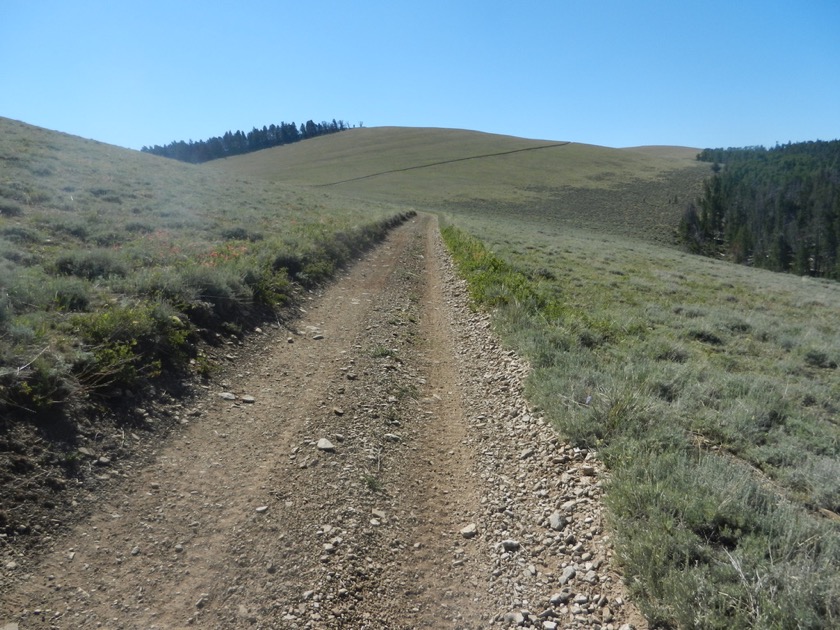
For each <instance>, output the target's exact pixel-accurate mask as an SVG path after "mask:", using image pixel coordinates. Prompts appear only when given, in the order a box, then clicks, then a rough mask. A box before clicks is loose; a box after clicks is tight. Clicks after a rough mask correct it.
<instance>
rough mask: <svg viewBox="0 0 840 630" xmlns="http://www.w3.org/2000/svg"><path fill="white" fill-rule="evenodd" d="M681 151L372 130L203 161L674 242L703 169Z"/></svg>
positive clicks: (266, 175) (359, 191) (358, 193)
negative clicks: (683, 214) (681, 219)
mask: <svg viewBox="0 0 840 630" xmlns="http://www.w3.org/2000/svg"><path fill="white" fill-rule="evenodd" d="M696 154H697V150H695V149H691V148H686V147H636V148H629V149H611V148H607V147H600V146H594V145H587V144H579V143H571V142H556V141H546V140H527V139H523V138H514V137H511V136H501V135H494V134H487V133H480V132H475V131H465V130H454V129H430V128H421V129H416V128H399V127H381V128H370V129H366V128H363V129H352V130H349V131H345V132H343V133H341V134H336V135H334V136H328V137H322V138H316V139H314V140H311V141H307V142H303V143H299V144H296V145H288V146H283V147H277V148H273V149H267V150H265V151H258V152H256V153H251V154H248V155H243V156H237V157H234V158H229V159H225V160H217V161H215V162H210V163H208V164H207V165H206V166H207V168H210V169H218V170H221V171H225V172H230V173H234V174H238V175H243V176H248V177H254V178H260V179H268V180H271V181H274V182H282V183H285V184H294V185H302V186H307V187H312V188H318V189H321V190H324V191H331V192H335V193H340V194H343V195H346V196H348V197H355V198H359V199H367V200H377V201H388V202H392V203H399V204H405V205H409V206H415V207H417V208H427V209H432V210H435V211H439V212H456V213H458V214H469V215H477V216H479V217H481V216H485V217H486V216H493V215H502V216H515V217H518V218H519V219H520V220H525V221H528V222H532V223H534V222H536V223H543V224H552V225H557V226H562V227H575V228H587V229H594V230H606V231H608V232H611V233H613V234H631V235H634V236H637V237H639V238H642V239H645V240H653V241H656V242H660V243H673V242H674V230H675V228H676V227H677V225H678V223H679V218H680V216H681V213H682V211H683V209H684V206H685V204H686V203H687V202H689V201H692V200H694V198H695V197H696V196H698V195H699V193H700V190H701V186H700V182H701V181H702V179H703V178H704V177H706V176H707V174H708V173H709V166H708V165H707V164H702V163H698V162H697V161H696V160H695V156H696Z"/></svg>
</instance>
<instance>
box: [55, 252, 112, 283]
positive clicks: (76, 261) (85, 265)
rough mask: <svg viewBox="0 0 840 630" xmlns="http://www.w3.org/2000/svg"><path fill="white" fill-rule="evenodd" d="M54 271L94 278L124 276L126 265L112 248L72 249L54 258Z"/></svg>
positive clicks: (89, 278) (66, 274)
mask: <svg viewBox="0 0 840 630" xmlns="http://www.w3.org/2000/svg"><path fill="white" fill-rule="evenodd" d="M54 266H55V271H56V273H59V274H61V275H65V276H76V277H78V278H86V279H88V280H95V279H96V278H109V277H112V276H118V277H121V276H125V275H126V274H127V273H128V265H126V263H125V261H124V260H123V259H122V258H121V256H120V255H119V254H118V253H117V252H114V251H112V250H108V249H98V250H91V251H74V252H70V253H68V254H63V255H61V256H59V257H58V258H56V261H55V265H54Z"/></svg>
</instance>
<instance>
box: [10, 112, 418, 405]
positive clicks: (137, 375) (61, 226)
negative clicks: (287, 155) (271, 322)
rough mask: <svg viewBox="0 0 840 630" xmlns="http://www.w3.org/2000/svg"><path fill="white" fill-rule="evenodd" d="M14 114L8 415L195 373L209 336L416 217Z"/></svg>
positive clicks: (276, 302) (284, 299)
mask: <svg viewBox="0 0 840 630" xmlns="http://www.w3.org/2000/svg"><path fill="white" fill-rule="evenodd" d="M0 127H1V128H2V136H1V137H2V139H0V155H1V156H3V157H4V159H3V160H2V162H0V164H2V167H3V168H2V170H0V273H2V276H1V277H0V280H1V281H0V287H2V291H0V408H2V409H3V410H4V413H5V412H8V411H10V410H17V412H20V413H22V414H23V416H27V415H29V413H28V412H33V413H36V414H39V413H41V412H44V411H47V410H50V411H55V410H56V409H57V408H60V407H61V406H63V405H64V404H66V403H67V402H69V401H71V400H77V401H78V400H82V399H85V398H86V397H88V396H90V395H91V394H98V393H105V392H107V391H110V390H120V389H124V388H131V389H137V388H141V389H142V386H143V384H144V383H147V382H149V380H150V379H153V378H157V377H159V376H163V375H167V376H173V375H177V374H180V373H184V372H185V371H186V370H187V369H188V366H189V362H190V359H193V358H194V355H195V351H196V346H195V343H196V342H197V341H198V340H199V339H200V338H202V337H204V338H205V339H206V340H207V341H210V342H212V341H213V340H214V338H215V337H214V333H215V332H227V331H228V329H230V328H231V327H233V328H236V329H237V330H240V331H241V330H242V327H243V325H244V326H247V322H248V321H256V318H259V317H261V316H262V315H261V314H265V313H267V312H270V311H271V309H274V308H276V307H279V306H282V305H284V304H287V303H288V302H289V301H290V300H292V299H293V297H294V294H295V291H298V290H300V289H299V286H300V285H303V286H305V287H306V288H310V289H311V288H313V287H315V286H317V285H318V284H320V283H323V282H324V281H326V280H327V279H329V278H330V276H331V275H332V274H333V273H334V272H335V270H336V269H338V268H340V267H342V266H344V265H346V264H347V263H349V262H350V261H351V260H352V259H353V258H354V257H356V256H358V255H359V254H360V253H361V252H362V251H364V250H365V249H367V248H368V247H370V246H371V245H372V244H374V243H375V242H377V241H378V240H380V239H381V238H382V237H383V236H384V234H385V233H386V231H387V230H388V229H389V228H390V227H392V226H394V225H395V224H397V223H398V222H400V221H401V220H402V218H403V217H404V213H403V212H400V211H398V210H394V209H390V208H388V207H385V206H379V207H374V206H372V205H371V204H363V205H362V204H358V203H357V204H355V205H352V204H347V203H346V202H340V203H339V202H337V201H336V200H334V199H333V198H331V197H329V196H328V195H325V194H322V193H321V194H318V195H317V196H316V195H311V194H308V193H297V192H292V191H290V190H288V189H284V188H281V187H279V186H275V185H272V184H267V183H265V182H253V181H248V180H245V179H242V178H235V177H232V176H228V175H224V174H219V173H212V172H207V171H203V170H201V169H199V168H196V167H192V166H187V165H178V164H172V163H171V162H164V161H162V160H160V159H159V158H155V157H152V156H148V155H139V154H137V153H136V152H131V151H125V150H121V149H117V148H115V147H108V146H105V145H101V144H98V143H95V142H90V141H85V140H81V139H78V138H71V137H68V136H63V135H61V134H57V133H53V132H48V131H45V130H41V129H37V128H34V127H29V126H26V125H23V124H21V123H15V122H13V121H9V120H3V119H0ZM246 226H247V227H246ZM289 261H294V264H291V263H290V262H289ZM293 282H297V283H298V288H297V289H296V288H295V285H294V284H293ZM197 364H198V363H197V362H195V361H194V362H193V365H197ZM204 367H207V366H204Z"/></svg>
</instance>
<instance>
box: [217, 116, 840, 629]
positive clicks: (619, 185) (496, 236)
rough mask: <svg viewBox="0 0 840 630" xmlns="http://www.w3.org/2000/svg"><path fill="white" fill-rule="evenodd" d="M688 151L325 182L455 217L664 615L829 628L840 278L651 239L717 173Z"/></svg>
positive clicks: (376, 133) (249, 162)
mask: <svg viewBox="0 0 840 630" xmlns="http://www.w3.org/2000/svg"><path fill="white" fill-rule="evenodd" d="M543 144H545V143H542V142H535V141H524V140H518V139H510V138H505V137H499V136H488V135H486V134H475V133H471V132H462V131H450V132H446V131H443V130H403V129H365V130H355V131H352V132H347V133H346V135H341V136H338V137H330V138H324V139H321V140H319V141H316V142H313V143H311V144H309V145H307V146H301V147H300V148H299V149H298V148H297V147H294V148H288V149H287V148H280V149H274V150H271V151H269V152H264V153H263V154H253V155H251V156H246V157H244V158H236V159H234V160H229V161H226V162H220V163H217V164H216V165H214V166H213V168H220V169H230V170H232V171H233V172H244V173H249V174H252V175H255V176H259V177H265V178H268V179H272V178H278V179H280V180H282V181H294V182H296V183H306V184H323V183H327V182H335V181H338V180H342V179H347V178H351V177H360V176H362V175H370V174H374V173H380V172H383V171H387V170H393V169H398V168H403V169H405V168H407V167H409V166H416V165H422V164H429V163H432V162H437V161H442V160H447V159H449V160H452V159H457V158H460V157H466V156H470V155H479V154H487V153H493V152H499V151H504V150H514V149H518V148H523V147H528V146H538V145H543ZM692 156H693V152H692V151H691V150H688V149H681V148H673V147H640V148H634V149H626V150H614V149H605V148H602V147H590V146H585V145H574V144H572V145H567V146H563V147H555V148H550V149H545V150H538V151H534V152H531V153H515V154H511V155H507V156H499V157H491V158H487V159H482V160H469V161H463V162H457V163H452V164H447V165H443V166H432V167H430V168H425V169H414V170H405V171H402V172H399V173H390V174H385V175H380V176H376V177H369V178H366V179H360V180H357V181H353V182H348V183H345V184H339V185H335V186H330V187H329V189H331V190H335V191H340V192H344V193H346V194H348V195H351V196H353V197H356V198H370V199H389V200H392V201H395V202H402V203H406V204H411V205H414V206H416V207H418V208H421V209H431V210H433V211H438V212H441V213H442V214H443V215H444V216H445V217H446V219H447V222H448V223H449V224H450V225H451V226H454V229H451V230H447V240H448V243H449V245H450V247H451V248H452V249H453V251H454V252H455V253H456V257H457V259H458V260H459V263H460V265H461V266H462V269H463V270H464V273H465V274H466V275H467V277H468V279H469V281H470V283H471V286H472V291H473V293H474V297H475V299H476V300H477V301H478V302H479V303H482V304H484V305H486V306H489V307H498V311H497V318H496V321H497V324H498V326H499V329H500V331H502V333H503V334H504V335H505V336H506V337H507V339H508V340H509V342H510V343H512V344H514V345H515V346H517V347H518V348H519V349H520V350H521V351H523V352H524V353H525V354H526V355H528V356H529V357H530V359H531V361H532V363H533V365H534V373H533V376H532V378H531V380H530V388H531V395H532V397H533V399H534V400H535V401H536V402H537V403H538V404H541V405H542V406H544V407H545V409H546V411H547V412H548V413H549V415H550V416H551V417H552V418H553V419H554V420H555V422H556V423H557V426H558V428H559V429H560V430H561V431H562V432H564V433H565V434H566V435H568V436H570V437H572V438H573V439H574V440H575V441H577V442H579V443H582V444H587V445H591V446H595V447H597V448H599V449H600V451H601V454H602V457H603V458H604V459H605V460H606V461H607V462H608V463H609V464H610V466H611V468H612V472H613V481H612V483H611V487H610V493H609V496H608V498H609V501H610V505H611V507H612V513H613V520H614V523H615V526H616V528H617V533H618V549H619V553H620V555H621V557H622V559H623V560H624V562H625V567H626V571H627V573H628V575H629V576H631V577H632V578H633V582H632V583H633V585H634V586H635V588H636V590H637V592H638V594H639V595H640V596H641V601H642V603H643V605H644V609H645V611H646V613H647V614H648V616H649V618H650V619H651V620H652V622H653V623H655V624H656V625H658V626H660V627H696V628H714V627H717V628H729V627H753V628H769V627H774V628H787V627H811V628H818V627H829V626H832V625H834V624H836V622H837V616H838V615H840V578H838V573H837V571H836V566H837V563H838V562H840V530H838V525H837V512H840V481H838V479H840V474H838V473H840V470H839V469H838V464H837V461H838V456H840V427H838V423H837V419H836V418H837V411H838V409H837V406H836V401H837V400H838V398H840V370H838V369H837V365H838V363H840V344H838V342H837V339H836V333H835V327H834V326H833V324H832V322H833V320H834V318H835V314H836V312H837V309H838V308H840V288H838V285H837V284H835V283H829V282H818V281H812V280H807V281H806V280H801V279H799V278H793V277H790V276H781V275H775V274H772V273H768V272H764V271H759V270H753V269H749V268H745V267H740V266H733V265H730V264H727V263H723V262H718V261H713V260H709V259H705V258H699V257H695V256H690V255H687V254H682V253H680V252H678V251H675V250H674V249H673V248H671V247H661V246H660V245H657V243H663V242H664V243H668V242H670V237H671V231H672V229H673V227H674V226H675V225H676V222H677V221H678V219H679V214H680V212H681V210H682V207H683V203H684V202H685V201H686V200H690V199H692V198H693V196H694V195H695V194H696V191H697V185H698V182H699V181H700V178H701V177H702V176H704V175H705V174H706V173H708V170H707V167H706V166H702V165H700V166H698V165H697V164H695V163H693V162H692V161H691V160H692ZM674 200H677V201H676V202H675V201H674ZM468 234H471V235H474V236H477V237H478V239H480V240H477V241H474V240H472V239H471V237H469V236H468Z"/></svg>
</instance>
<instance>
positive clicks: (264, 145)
mask: <svg viewBox="0 0 840 630" xmlns="http://www.w3.org/2000/svg"><path fill="white" fill-rule="evenodd" d="M359 126H361V123H360V125H359ZM345 129H350V125H349V124H348V123H346V122H344V121H343V120H336V119H335V118H333V120H332V122H321V123H316V122H313V121H312V120H308V121H306V122H305V123H301V125H300V127H298V126H297V125H296V124H295V123H293V122H292V123H285V122H281V123H280V124H279V125H269V126H267V127H266V126H263V128H262V129H257V128H256V127H254V128H253V129H252V130H251V131H249V132H248V133H244V132H242V131H236V132H230V131H228V132H227V133H225V135H223V136H216V137H214V138H209V139H207V140H199V141H198V142H193V141H192V140H190V141H189V142H184V141H183V140H178V141H175V142H170V143H169V144H167V145H164V146H160V145H157V144H156V145H155V146H152V147H145V146H144V147H143V148H142V149H140V150H141V151H143V152H145V153H152V154H154V155H160V156H161V157H167V158H172V159H174V160H180V161H181V162H191V163H192V164H200V163H201V162H208V161H210V160H216V159H218V158H224V157H230V156H232V155H241V154H243V153H251V152H252V151H259V150H260V149H268V148H270V147H277V146H280V145H283V144H291V143H292V142H299V141H301V140H306V139H308V138H315V137H317V136H323V135H326V134H330V133H337V132H339V131H344V130H345Z"/></svg>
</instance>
